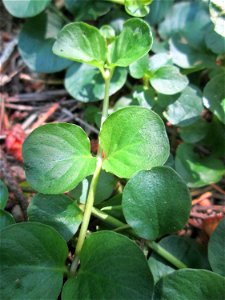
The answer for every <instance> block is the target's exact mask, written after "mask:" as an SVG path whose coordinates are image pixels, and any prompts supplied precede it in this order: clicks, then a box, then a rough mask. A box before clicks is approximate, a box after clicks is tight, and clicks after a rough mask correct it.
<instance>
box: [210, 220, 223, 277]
mask: <svg viewBox="0 0 225 300" xmlns="http://www.w3.org/2000/svg"><path fill="white" fill-rule="evenodd" d="M224 232H225V219H223V220H222V221H220V223H219V225H218V226H217V228H216V230H215V231H214V232H213V234H212V235H211V237H210V240H209V244H208V256H209V262H210V265H211V267H212V270H213V271H214V272H216V273H218V274H220V275H222V276H225V260H224V258H225V247H224V246H225V235H224Z"/></svg>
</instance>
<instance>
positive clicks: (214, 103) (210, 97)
mask: <svg viewBox="0 0 225 300" xmlns="http://www.w3.org/2000/svg"><path fill="white" fill-rule="evenodd" d="M224 85H225V79H224V74H221V75H217V76H215V77H214V78H212V79H211V80H210V81H209V82H208V83H207V85H206V86H205V88H204V91H203V96H204V98H203V103H204V105H205V106H206V107H207V108H208V109H209V110H210V111H211V112H213V113H214V114H215V115H216V116H217V118H218V119H219V120H220V121H221V122H222V123H224V124H225V89H224Z"/></svg>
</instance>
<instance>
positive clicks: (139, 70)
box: [129, 54, 149, 79]
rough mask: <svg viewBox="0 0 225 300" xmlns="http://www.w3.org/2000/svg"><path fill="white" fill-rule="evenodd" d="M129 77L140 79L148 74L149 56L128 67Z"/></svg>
mask: <svg viewBox="0 0 225 300" xmlns="http://www.w3.org/2000/svg"><path fill="white" fill-rule="evenodd" d="M129 71H130V75H131V76H132V77H133V78H135V79H140V78H143V77H144V76H145V74H148V72H149V56H148V54H147V55H145V56H143V57H142V58H141V59H139V60H137V61H135V62H134V63H132V64H131V65H130V66H129Z"/></svg>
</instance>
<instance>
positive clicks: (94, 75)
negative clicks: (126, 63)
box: [65, 63, 127, 102]
mask: <svg viewBox="0 0 225 300" xmlns="http://www.w3.org/2000/svg"><path fill="white" fill-rule="evenodd" d="M126 79H127V70H126V69H125V68H116V69H115V71H114V74H113V76H112V78H111V80H110V88H109V95H110V96H111V95H113V94H114V93H116V92H117V91H118V90H120V89H121V88H122V87H123V85H124V84H125V82H126ZM74 83H75V84H74ZM65 88H66V89H67V91H68V92H69V93H70V95H71V96H73V97H74V98H75V99H76V100H79V101H82V102H93V101H98V100H102V99H103V98H104V90H105V83H104V80H103V78H102V74H101V72H100V71H99V69H97V68H94V67H92V66H89V65H86V64H80V63H74V64H73V65H72V66H71V67H70V68H69V69H68V71H67V72H66V77H65Z"/></svg>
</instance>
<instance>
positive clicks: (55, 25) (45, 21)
mask: <svg viewBox="0 0 225 300" xmlns="http://www.w3.org/2000/svg"><path fill="white" fill-rule="evenodd" d="M36 2H38V3H40V2H41V1H36ZM13 3H15V1H13ZM20 6H21V7H22V5H21V3H20ZM62 25H63V20H62V19H61V18H60V17H59V16H58V15H56V14H55V13H54V12H52V11H47V12H43V13H42V14H40V15H38V16H36V17H34V18H32V19H28V20H27V21H26V23H25V24H24V26H23V28H22V30H21V32H20V35H19V44H18V47H19V52H20V54H21V56H22V58H23V60H24V62H25V64H26V65H27V66H28V67H29V68H30V69H32V70H33V71H35V72H41V73H42V72H43V73H55V72H58V71H61V70H63V69H65V68H67V67H68V66H69V65H70V64H71V62H70V61H69V60H66V59H62V58H59V57H57V56H56V55H54V54H53V53H52V46H53V44H54V41H55V38H56V35H57V33H58V31H59V30H60V29H61V27H62Z"/></svg>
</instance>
